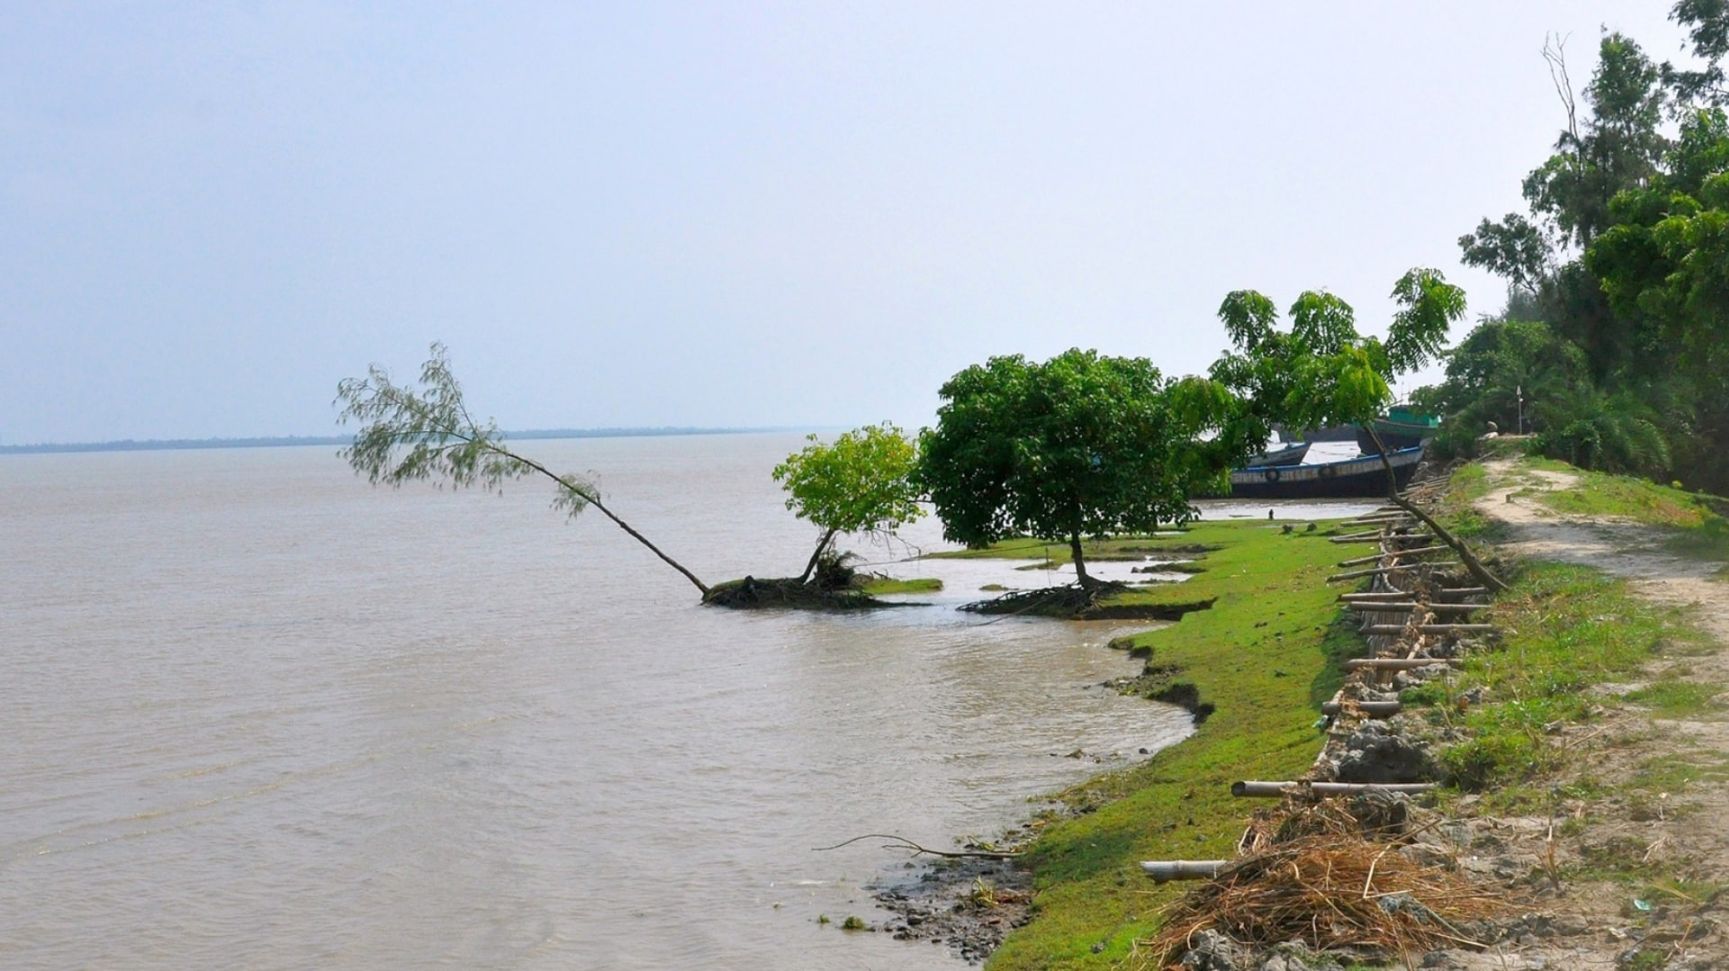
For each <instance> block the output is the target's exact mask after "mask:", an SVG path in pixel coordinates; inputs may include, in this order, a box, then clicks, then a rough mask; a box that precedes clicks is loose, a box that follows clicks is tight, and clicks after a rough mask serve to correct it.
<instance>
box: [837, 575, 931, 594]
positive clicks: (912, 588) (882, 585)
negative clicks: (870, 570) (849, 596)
mask: <svg viewBox="0 0 1729 971" xmlns="http://www.w3.org/2000/svg"><path fill="white" fill-rule="evenodd" d="M942 588H943V582H942V581H941V580H938V579H936V578H935V577H915V578H913V579H910V580H896V579H894V578H893V577H882V576H861V577H860V578H859V579H858V580H856V581H855V582H854V583H853V589H855V590H857V591H859V592H860V593H867V594H870V595H871V596H873V597H880V596H883V595H884V594H891V593H936V592H937V591H938V590H941V589H942Z"/></svg>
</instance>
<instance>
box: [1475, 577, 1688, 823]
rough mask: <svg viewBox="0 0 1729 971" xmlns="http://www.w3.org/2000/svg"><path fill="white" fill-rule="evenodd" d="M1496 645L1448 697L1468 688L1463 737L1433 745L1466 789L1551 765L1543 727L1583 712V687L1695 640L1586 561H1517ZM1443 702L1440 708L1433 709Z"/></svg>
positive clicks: (1587, 701)
mask: <svg viewBox="0 0 1729 971" xmlns="http://www.w3.org/2000/svg"><path fill="white" fill-rule="evenodd" d="M1492 618H1493V621H1494V622H1495V623H1496V624H1497V625H1499V626H1500V628H1501V630H1502V632H1503V637H1502V643H1501V646H1500V649H1498V650H1492V651H1481V652H1477V653H1475V654H1472V655H1471V656H1470V657H1469V658H1468V659H1467V660H1466V662H1465V667H1464V669H1463V670H1462V672H1461V674H1460V677H1459V680H1458V682H1457V684H1456V686H1455V687H1454V688H1453V691H1454V692H1455V695H1456V694H1457V693H1458V692H1462V691H1465V690H1467V689H1469V688H1472V687H1478V686H1480V687H1482V688H1484V689H1486V691H1487V692H1488V696H1487V697H1488V699H1489V701H1488V703H1486V704H1482V705H1477V706H1474V707H1471V708H1470V709H1469V710H1468V711H1467V712H1466V713H1465V715H1464V727H1465V728H1466V729H1467V730H1468V731H1469V733H1470V735H1471V738H1470V739H1469V740H1468V741H1466V742H1463V743H1461V744H1459V745H1455V746H1453V747H1451V748H1449V749H1447V750H1446V751H1444V752H1443V753H1442V761H1443V763H1444V764H1445V765H1446V766H1447V768H1448V769H1449V770H1451V771H1452V772H1453V773H1454V775H1455V780H1456V781H1457V782H1458V783H1459V784H1460V785H1461V786H1463V787H1466V788H1485V787H1490V786H1502V785H1508V784H1514V783H1518V782H1522V781H1524V780H1527V779H1530V778H1532V777H1534V776H1536V775H1539V774H1541V773H1543V772H1546V771H1549V770H1551V769H1554V768H1555V767H1556V766H1557V765H1558V764H1559V760H1560V758H1561V752H1560V750H1559V749H1558V748H1557V747H1556V745H1555V743H1554V736H1553V734H1552V733H1551V732H1550V731H1549V730H1548V729H1549V726H1551V725H1553V724H1555V723H1569V722H1580V721H1584V720H1587V719H1588V718H1590V717H1591V714H1592V712H1593V709H1594V708H1595V706H1596V705H1598V704H1600V703H1602V701H1603V699H1601V698H1596V697H1594V696H1592V695H1591V694H1589V693H1588V692H1587V691H1586V689H1587V688H1589V687H1591V686H1592V685H1596V684H1601V683H1603V682H1612V681H1616V680H1624V679H1626V678H1629V677H1632V676H1635V675H1636V674H1637V673H1638V672H1639V670H1640V669H1641V668H1643V667H1644V666H1645V664H1647V663H1648V662H1649V661H1651V660H1652V659H1653V658H1655V657H1657V656H1659V655H1660V654H1662V653H1663V652H1664V651H1666V650H1669V649H1671V648H1673V647H1675V646H1677V645H1680V644H1685V643H1690V642H1693V641H1695V640H1697V635H1696V634H1695V633H1694V632H1693V631H1691V630H1690V629H1688V628H1687V627H1685V626H1684V625H1683V624H1682V623H1681V621H1680V618H1679V615H1678V614H1677V612H1676V611H1674V610H1670V609H1666V608H1660V607H1657V606H1654V605H1652V604H1650V603H1648V602H1646V601H1644V600H1640V599H1639V598H1637V597H1635V596H1634V595H1633V594H1632V593H1631V592H1630V591H1629V590H1628V589H1627V585H1626V583H1625V582H1623V581H1620V580H1615V579H1611V578H1609V577H1606V576H1604V575H1603V574H1601V573H1599V572H1598V571H1596V570H1593V569H1591V568H1589V567H1581V566H1572V565H1564V564H1556V563H1533V564H1529V565H1527V567H1526V569H1525V570H1524V572H1523V574H1522V575H1520V576H1519V577H1518V578H1517V579H1516V580H1515V581H1514V582H1513V588H1512V590H1510V591H1509V592H1508V593H1507V594H1506V595H1504V596H1503V598H1502V599H1501V600H1500V601H1499V602H1498V603H1497V604H1496V606H1495V609H1494V612H1493V615H1492ZM1442 710H1445V709H1442Z"/></svg>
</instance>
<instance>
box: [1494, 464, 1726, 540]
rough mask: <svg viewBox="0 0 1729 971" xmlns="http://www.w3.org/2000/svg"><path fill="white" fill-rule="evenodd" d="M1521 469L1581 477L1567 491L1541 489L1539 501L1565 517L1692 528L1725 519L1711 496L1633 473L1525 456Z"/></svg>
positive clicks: (1538, 494)
mask: <svg viewBox="0 0 1729 971" xmlns="http://www.w3.org/2000/svg"><path fill="white" fill-rule="evenodd" d="M1521 467H1522V468H1530V469H1540V470H1543V471H1547V472H1564V473H1567V474H1570V475H1575V476H1578V477H1579V482H1578V484H1576V485H1574V486H1572V487H1570V488H1567V489H1551V490H1548V491H1539V492H1538V493H1537V498H1538V501H1540V502H1541V503H1542V504H1543V505H1545V506H1547V507H1549V508H1550V509H1553V510H1555V511H1556V512H1558V513H1561V514H1562V515H1564V516H1614V517H1617V518H1621V519H1629V520H1632V521H1634V522H1639V523H1644V524H1646V525H1648V526H1677V527H1681V528H1684V529H1692V528H1695V527H1699V526H1703V525H1704V524H1705V523H1706V522H1707V521H1709V520H1717V521H1718V522H1721V519H1720V518H1719V517H1718V516H1717V515H1716V514H1715V513H1714V512H1712V510H1711V504H1712V502H1713V499H1712V497H1710V496H1703V495H1699V494H1697V493H1692V492H1686V491H1684V490H1681V489H1677V488H1674V487H1673V486H1666V485H1658V484H1657V483H1655V482H1651V481H1649V480H1646V479H1639V478H1635V477H1633V476H1629V475H1610V474H1608V473H1605V472H1592V471H1590V470H1587V469H1579V468H1575V467H1573V466H1571V465H1568V464H1567V463H1565V462H1558V461H1555V460H1554V459H1527V460H1525V461H1524V462H1523V463H1521Z"/></svg>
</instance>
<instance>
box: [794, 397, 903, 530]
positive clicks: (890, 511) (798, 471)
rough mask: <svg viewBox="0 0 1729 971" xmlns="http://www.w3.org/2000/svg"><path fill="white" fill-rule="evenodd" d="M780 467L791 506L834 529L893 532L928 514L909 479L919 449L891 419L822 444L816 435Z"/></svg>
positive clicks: (810, 518)
mask: <svg viewBox="0 0 1729 971" xmlns="http://www.w3.org/2000/svg"><path fill="white" fill-rule="evenodd" d="M806 441H807V442H808V443H809V444H807V445H806V446H805V447H804V448H803V449H800V450H799V451H797V452H794V453H792V454H791V455H788V456H787V457H786V461H784V462H782V463H781V464H779V465H777V466H775V468H774V480H775V481H776V482H779V483H780V484H781V487H782V488H783V489H785V490H786V492H787V500H786V507H787V508H788V509H791V510H792V511H793V512H794V513H796V514H797V515H798V516H799V517H800V518H801V519H808V520H810V521H811V522H812V523H815V524H816V525H817V526H819V527H821V528H822V529H823V530H825V531H827V532H830V533H837V532H838V533H884V532H893V531H894V530H896V529H898V528H899V527H901V526H902V525H904V524H906V523H910V522H913V521H914V520H917V519H918V518H919V516H920V515H921V514H922V513H923V509H921V508H920V506H919V504H918V502H917V496H916V493H915V492H914V490H913V487H912V485H911V482H910V479H911V476H912V472H913V465H914V461H915V460H916V458H917V455H918V450H917V448H916V446H915V445H914V443H913V440H912V439H911V438H909V437H907V435H906V433H905V432H903V431H901V429H900V428H899V427H897V426H895V425H893V424H891V423H889V422H883V423H882V424H880V425H866V426H864V427H863V428H855V429H853V430H852V431H849V432H846V433H844V434H842V435H840V436H838V437H836V438H835V440H834V441H833V442H829V443H826V444H825V443H823V442H822V441H821V440H820V439H818V438H817V436H815V435H810V436H808V437H807V438H806Z"/></svg>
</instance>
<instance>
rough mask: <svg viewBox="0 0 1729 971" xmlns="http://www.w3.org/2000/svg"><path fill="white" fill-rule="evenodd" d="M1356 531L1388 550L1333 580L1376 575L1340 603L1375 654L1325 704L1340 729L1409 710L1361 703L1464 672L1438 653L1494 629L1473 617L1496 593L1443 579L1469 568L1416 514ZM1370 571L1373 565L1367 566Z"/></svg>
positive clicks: (1368, 521)
mask: <svg viewBox="0 0 1729 971" xmlns="http://www.w3.org/2000/svg"><path fill="white" fill-rule="evenodd" d="M1445 487H1446V477H1445V476H1439V477H1435V478H1430V479H1426V480H1424V481H1423V482H1421V483H1418V484H1415V485H1413V486H1411V487H1410V488H1409V489H1407V490H1406V491H1405V493H1404V494H1403V495H1404V498H1405V499H1407V500H1408V501H1411V502H1416V503H1422V502H1431V501H1433V500H1434V499H1435V498H1436V497H1437V496H1438V495H1439V493H1440V492H1441V490H1443V489H1444V488H1445ZM1350 528H1352V529H1357V530H1359V531H1357V532H1351V533H1347V534H1345V535H1341V536H1334V537H1331V538H1330V539H1331V541H1332V542H1334V543H1347V544H1354V543H1378V544H1379V546H1380V550H1379V552H1377V553H1375V554H1373V555H1371V556H1360V557H1355V558H1351V559H1347V560H1344V561H1342V562H1341V563H1340V564H1339V566H1340V567H1341V568H1352V569H1345V570H1344V572H1341V573H1335V574H1333V575H1332V576H1330V577H1328V578H1327V582H1329V583H1338V582H1353V581H1360V580H1363V579H1365V578H1370V589H1369V590H1367V591H1364V592H1360V593H1346V594H1343V595H1341V596H1340V598H1339V600H1340V601H1341V602H1342V603H1343V604H1344V607H1345V609H1347V610H1350V611H1352V612H1353V613H1355V614H1357V615H1359V616H1360V617H1361V618H1362V624H1361V630H1362V632H1363V634H1364V635H1365V636H1366V638H1367V639H1368V642H1369V646H1370V648H1371V652H1372V653H1371V655H1370V656H1368V657H1359V658H1352V659H1350V660H1348V661H1346V662H1345V669H1346V670H1347V671H1348V672H1349V674H1348V675H1347V677H1346V681H1345V685H1344V687H1341V688H1340V689H1339V691H1338V692H1337V693H1336V694H1334V695H1333V697H1332V699H1331V700H1329V701H1327V702H1326V703H1325V704H1323V705H1321V713H1322V714H1323V715H1326V716H1328V717H1329V718H1330V719H1331V720H1332V722H1333V726H1332V727H1333V728H1334V729H1335V730H1338V729H1340V727H1341V722H1340V719H1341V718H1343V719H1347V720H1349V723H1351V724H1355V723H1356V722H1357V721H1358V720H1360V719H1362V718H1385V717H1388V716H1390V715H1395V714H1397V713H1398V712H1399V710H1400V703H1399V702H1397V701H1379V700H1368V699H1362V698H1360V697H1358V694H1359V692H1360V691H1361V689H1362V688H1365V687H1368V686H1370V685H1373V684H1378V683H1380V682H1381V681H1383V680H1384V679H1387V678H1390V677H1392V676H1393V675H1395V674H1397V673H1398V672H1400V671H1410V670H1415V669H1417V668H1425V667H1429V666H1432V665H1436V664H1445V665H1449V666H1453V667H1457V666H1458V665H1459V663H1460V662H1459V659H1458V658H1457V657H1456V656H1455V655H1456V653H1457V652H1456V651H1455V652H1448V654H1447V656H1435V655H1434V654H1432V653H1431V651H1433V650H1434V648H1436V647H1439V646H1441V645H1443V644H1447V643H1451V642H1454V641H1456V640H1457V638H1459V637H1460V636H1461V635H1469V634H1487V633H1490V632H1492V631H1493V630H1494V625H1492V624H1486V623H1476V622H1473V621H1472V620H1471V619H1470V617H1471V615H1472V614H1473V613H1475V612H1477V611H1481V610H1484V609H1486V608H1487V607H1488V606H1489V605H1488V604H1487V603H1483V602H1481V598H1482V597H1484V595H1485V594H1487V593H1488V591H1487V590H1486V589H1485V588H1483V587H1479V586H1447V585H1445V583H1444V582H1443V581H1442V580H1441V577H1443V576H1444V575H1445V572H1444V571H1445V570H1446V569H1447V568H1449V567H1454V566H1458V565H1459V561H1458V560H1457V559H1456V558H1454V557H1452V556H1449V554H1452V552H1453V551H1452V549H1451V548H1450V547H1447V546H1444V545H1438V544H1435V543H1434V542H1433V540H1434V539H1435V537H1434V536H1433V535H1432V534H1430V533H1427V532H1423V531H1422V530H1421V526H1420V524H1419V522H1418V521H1417V520H1416V519H1415V517H1413V516H1411V515H1410V513H1408V512H1406V511H1405V510H1403V509H1400V508H1398V507H1397V506H1392V505H1389V506H1386V507H1383V508H1381V509H1377V510H1375V511H1374V512H1372V513H1370V514H1368V515H1366V516H1363V517H1361V518H1360V519H1357V520H1355V521H1353V522H1352V523H1351V524H1350ZM1365 564H1373V566H1368V567H1367V568H1363V569H1355V568H1357V567H1364V566H1365ZM1326 754H1327V751H1326V748H1325V746H1323V748H1322V751H1321V754H1320V755H1319V756H1317V757H1316V762H1317V764H1319V762H1320V761H1321V759H1322V758H1324V757H1325V756H1326ZM1433 788H1435V783H1432V782H1408V783H1372V782H1319V781H1315V780H1313V779H1292V780H1286V781H1274V782H1262V781H1253V780H1244V781H1241V782H1235V783H1232V785H1231V795H1233V796H1238V797H1243V798H1252V797H1263V798H1273V799H1282V798H1284V797H1286V796H1289V795H1294V794H1308V795H1311V796H1314V797H1323V798H1324V797H1335V796H1356V795H1363V794H1366V793H1372V792H1385V793H1420V792H1426V791H1428V790H1430V789H1433ZM1247 837H1248V834H1247V833H1245V834H1244V839H1243V840H1241V841H1239V845H1238V852H1239V853H1240V852H1243V851H1244V850H1245V849H1246V848H1247V843H1248V838H1247ZM1230 862H1231V861H1229V860H1149V861H1146V862H1144V863H1142V864H1141V869H1142V870H1144V871H1146V873H1147V874H1148V875H1149V876H1151V877H1152V878H1153V879H1154V880H1156V881H1158V882H1160V883H1163V882H1165V881H1167V880H1210V879H1212V878H1213V877H1214V876H1216V875H1217V874H1218V872H1219V870H1220V869H1222V868H1223V867H1225V866H1226V865H1228V864H1229V863H1230Z"/></svg>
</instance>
